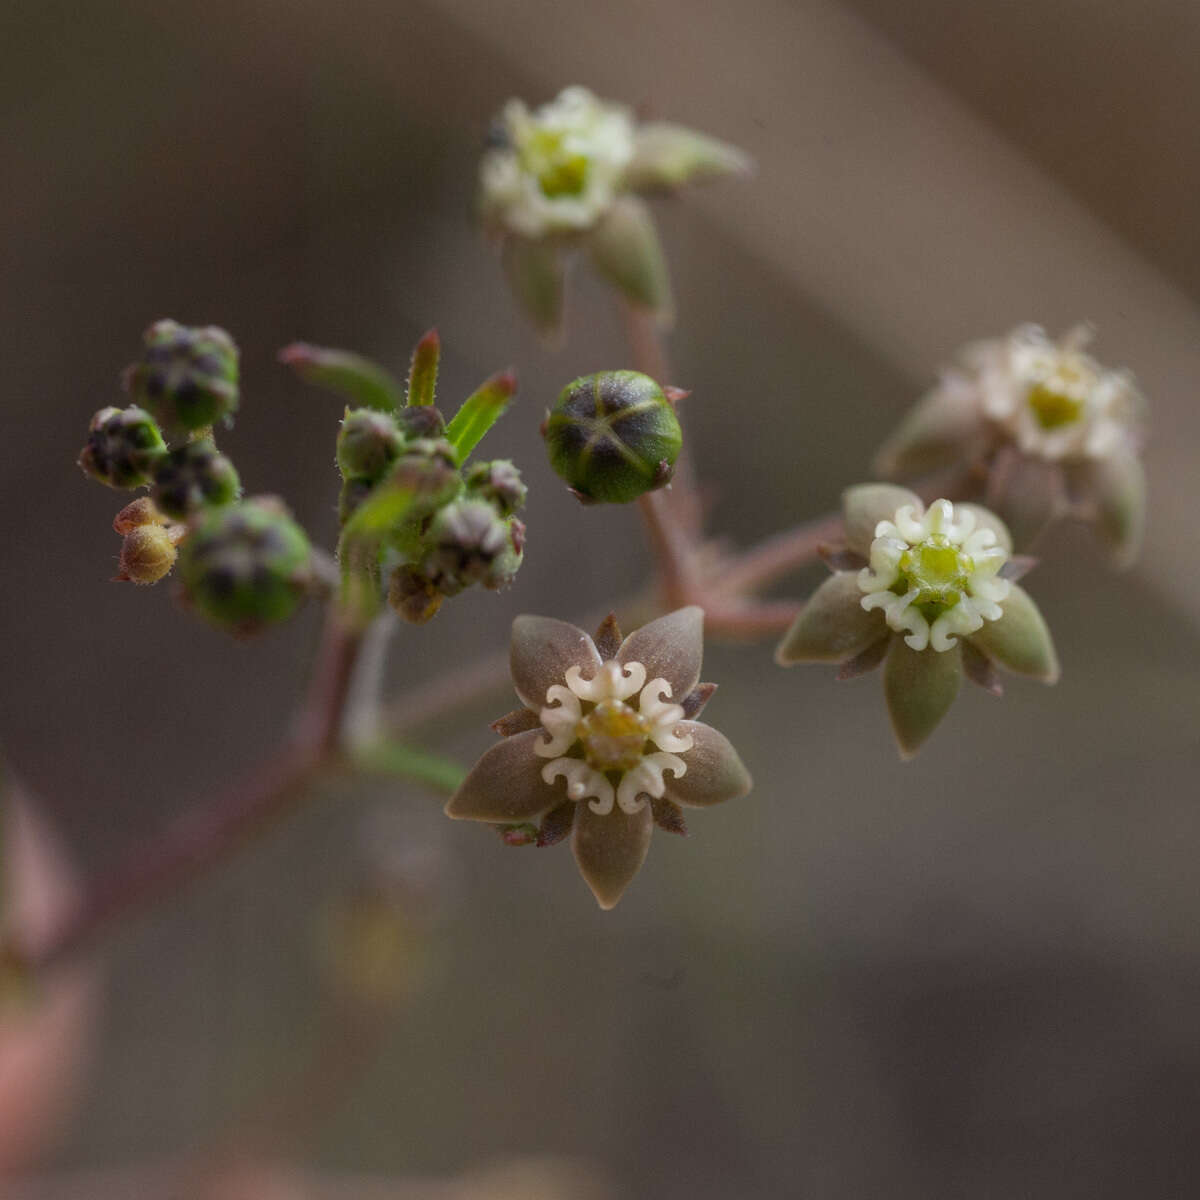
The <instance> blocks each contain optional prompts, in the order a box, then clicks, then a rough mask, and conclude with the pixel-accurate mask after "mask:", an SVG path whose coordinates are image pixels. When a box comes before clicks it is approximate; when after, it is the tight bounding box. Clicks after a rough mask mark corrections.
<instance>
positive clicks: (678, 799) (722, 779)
mask: <svg viewBox="0 0 1200 1200" xmlns="http://www.w3.org/2000/svg"><path fill="white" fill-rule="evenodd" d="M678 728H679V729H680V731H681V732H682V733H690V734H691V735H692V739H693V745H692V748H691V749H690V750H685V751H684V753H683V754H682V755H681V756H680V757H681V758H682V759H683V761H684V762H685V763H687V771H686V772H685V773H684V775H683V776H682V778H679V779H676V778H675V776H674V775H670V774H668V775H664V776H663V782H664V783H665V784H666V796H667V799H668V800H674V801H675V803H676V804H683V805H685V806H686V807H688V808H705V807H707V806H708V805H710V804H720V803H721V802H722V801H723V800H733V799H736V798H737V797H738V796H744V795H746V793H747V792H749V790H750V788H751V787H752V786H753V781H752V780H751V778H750V772H749V771H747V770H746V767H745V765H744V764H743V762H742V760H741V759H740V758H739V757H738V752H737V751H736V750H735V749H734V748H733V744H732V743H731V742H730V740H729V739H728V738H727V737H726V736H725V735H724V734H723V733H718V732H717V731H716V730H715V729H714V728H713V727H712V726H711V725H702V724H701V723H700V722H699V721H680V722H679V726H678Z"/></svg>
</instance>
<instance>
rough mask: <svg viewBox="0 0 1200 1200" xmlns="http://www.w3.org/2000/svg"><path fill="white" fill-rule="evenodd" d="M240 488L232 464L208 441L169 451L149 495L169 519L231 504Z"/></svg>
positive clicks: (156, 472) (203, 440)
mask: <svg viewBox="0 0 1200 1200" xmlns="http://www.w3.org/2000/svg"><path fill="white" fill-rule="evenodd" d="M241 489H242V485H241V481H240V480H239V479H238V473H237V470H236V469H235V467H234V465H233V463H232V462H231V461H230V460H229V459H228V458H226V457H225V455H224V454H222V453H221V452H220V451H219V450H218V449H217V447H216V446H215V445H214V443H213V442H211V441H210V440H209V439H208V438H201V439H200V440H199V441H196V442H188V443H187V444H186V445H183V446H180V447H179V449H178V450H172V451H171V452H170V453H169V454H168V455H166V456H165V457H164V458H163V459H162V460H161V461H160V463H159V464H158V467H157V468H156V470H155V472H154V483H153V484H152V485H151V488H150V496H151V499H153V501H154V503H155V504H156V505H157V506H158V508H159V510H160V511H161V512H163V513H165V514H166V515H167V516H168V517H175V518H177V519H179V520H182V519H184V518H186V517H189V516H191V515H192V513H195V512H198V511H199V510H200V509H202V508H215V507H217V506H218V505H221V504H231V503H232V502H233V501H234V500H236V499H237V498H238V494H239V493H240V492H241Z"/></svg>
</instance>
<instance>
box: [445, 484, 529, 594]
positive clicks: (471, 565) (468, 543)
mask: <svg viewBox="0 0 1200 1200" xmlns="http://www.w3.org/2000/svg"><path fill="white" fill-rule="evenodd" d="M428 541H429V543H430V544H431V545H432V547H433V550H432V553H431V555H430V562H431V565H432V567H433V573H434V574H435V576H447V577H449V579H451V580H456V581H457V582H459V583H460V584H462V585H464V586H467V587H469V586H470V585H471V584H473V583H483V582H484V581H485V580H486V579H487V578H488V577H489V576H490V574H491V572H492V571H493V569H494V567H495V564H496V560H497V559H498V558H500V557H501V555H503V554H504V553H505V551H506V550H507V549H509V547H510V545H511V539H510V536H509V530H508V526H507V524H506V523H505V521H504V520H503V519H502V518H501V517H499V516H498V515H497V513H496V510H495V509H494V508H493V507H492V506H491V505H490V504H489V503H488V502H487V501H486V500H469V499H468V500H455V501H454V502H453V503H452V504H447V505H446V506H445V507H444V508H442V509H440V510H439V511H438V513H437V515H436V516H435V517H434V518H433V523H432V524H431V525H430V527H429V535H428Z"/></svg>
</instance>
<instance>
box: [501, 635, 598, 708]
mask: <svg viewBox="0 0 1200 1200" xmlns="http://www.w3.org/2000/svg"><path fill="white" fill-rule="evenodd" d="M509 663H510V666H511V669H512V679H513V686H514V687H515V688H516V689H517V695H518V696H520V697H521V702H522V703H523V704H524V705H525V706H526V707H527V708H531V709H533V710H534V711H535V712H536V711H538V710H539V709H540V708H541V707H542V705H544V704H545V703H546V692H547V691H548V690H549V689H550V687H551V685H553V684H556V683H562V682H563V681H564V679H565V678H566V675H567V671H568V669H569V668H571V667H579V668H580V669H581V671H582V672H583V674H584V675H586V676H589V677H591V676H594V675H595V673H596V672H597V671H598V670H599V669H600V655H599V654H597V653H596V646H595V644H594V643H593V642H592V639H591V638H590V637H588V635H587V634H586V633H584V632H583V630H582V629H577V628H576V627H575V626H574V625H570V624H568V623H567V622H566V621H556V620H555V619H554V618H553V617H533V616H522V617H518V618H517V619H516V620H515V621H514V622H513V629H512V645H511V648H510V650H509Z"/></svg>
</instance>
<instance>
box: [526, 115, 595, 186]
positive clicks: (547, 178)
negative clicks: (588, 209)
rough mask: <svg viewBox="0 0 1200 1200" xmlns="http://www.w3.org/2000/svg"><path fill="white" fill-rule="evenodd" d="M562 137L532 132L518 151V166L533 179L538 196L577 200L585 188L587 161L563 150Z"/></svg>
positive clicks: (555, 133)
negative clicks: (536, 182) (563, 197)
mask: <svg viewBox="0 0 1200 1200" xmlns="http://www.w3.org/2000/svg"><path fill="white" fill-rule="evenodd" d="M563 140H564V135H563V134H562V133H561V132H559V131H558V130H553V129H538V130H535V131H534V132H533V133H532V134H531V135H530V137H529V139H528V140H527V141H526V143H525V145H524V146H522V148H521V165H522V166H523V167H524V168H525V169H526V170H527V171H528V172H529V173H530V174H531V175H533V176H535V177H536V178H537V181H538V187H539V188H541V190H542V194H543V195H544V196H547V197H548V198H550V199H554V198H555V197H556V196H578V195H580V194H581V193H582V192H583V190H584V188H585V186H586V185H587V175H588V165H589V164H588V157H587V155H586V154H578V153H576V154H572V153H571V152H570V151H567V150H565V149H564V148H563Z"/></svg>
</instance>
